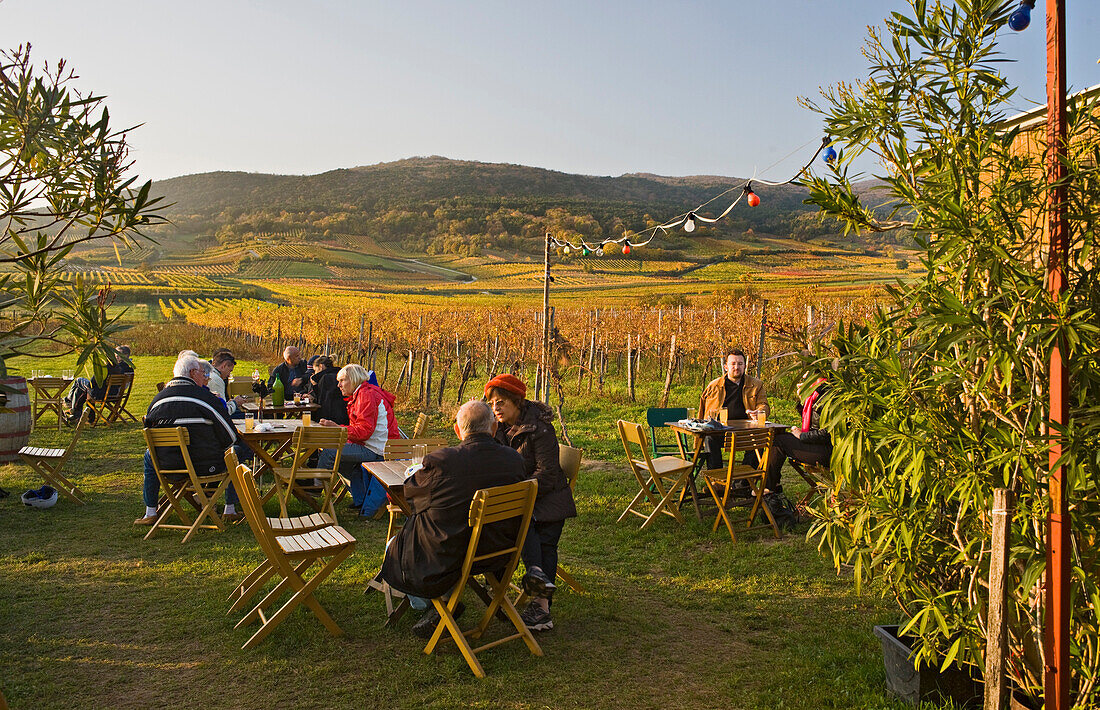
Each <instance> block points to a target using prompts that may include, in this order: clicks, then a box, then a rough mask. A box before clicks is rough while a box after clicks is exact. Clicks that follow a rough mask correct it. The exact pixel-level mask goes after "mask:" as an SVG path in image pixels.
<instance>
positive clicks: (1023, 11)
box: [1008, 0, 1035, 32]
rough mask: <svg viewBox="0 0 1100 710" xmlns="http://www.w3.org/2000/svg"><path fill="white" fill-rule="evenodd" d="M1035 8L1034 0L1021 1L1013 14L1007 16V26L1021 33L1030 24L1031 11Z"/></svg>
mask: <svg viewBox="0 0 1100 710" xmlns="http://www.w3.org/2000/svg"><path fill="white" fill-rule="evenodd" d="M1033 7H1035V0H1022V2H1021V3H1020V6H1019V7H1018V8H1016V10H1015V12H1013V13H1012V14H1011V15H1009V16H1008V26H1009V27H1010V28H1012V29H1013V30H1015V31H1017V32H1022V31H1023V30H1026V29H1027V26H1028V25H1030V24H1031V9H1032V8H1033Z"/></svg>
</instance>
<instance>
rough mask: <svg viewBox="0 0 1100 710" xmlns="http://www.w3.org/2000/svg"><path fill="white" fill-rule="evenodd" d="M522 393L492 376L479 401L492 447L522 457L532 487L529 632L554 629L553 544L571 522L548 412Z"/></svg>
mask: <svg viewBox="0 0 1100 710" xmlns="http://www.w3.org/2000/svg"><path fill="white" fill-rule="evenodd" d="M526 394H527V387H526V386H525V385H524V384H523V382H522V381H520V380H519V379H518V378H516V377H515V376H513V375H497V376H496V377H494V378H493V379H491V380H489V382H488V383H487V384H486V385H485V399H486V401H487V402H488V403H489V406H490V407H492V409H493V414H494V415H496V418H497V432H496V438H497V441H499V442H501V443H502V444H506V445H508V446H511V447H512V448H513V449H515V450H516V451H518V452H519V453H520V454H521V455H522V456H523V462H524V467H525V469H526V473H527V477H528V478H533V479H535V480H536V481H537V482H538V495H537V497H536V498H535V512H534V515H533V516H532V518H531V527H530V528H529V529H528V531H527V538H526V540H525V541H524V545H523V553H522V556H523V566H524V567H525V568H526V569H527V573H526V574H525V575H524V576H523V585H524V590H525V591H526V592H527V593H528V595H529V596H531V597H532V601H531V603H530V604H529V605H528V606H527V608H526V609H524V610H523V613H522V614H521V616H522V618H523V621H524V623H525V624H527V627H528V628H529V629H532V630H535V631H545V630H547V629H552V628H554V621H553V619H552V618H551V617H550V600H551V597H552V596H553V591H554V589H555V587H554V578H555V577H556V576H557V574H558V541H559V540H560V539H561V533H562V529H563V528H564V526H565V520H566V518H574V517H576V516H577V506H576V504H575V503H574V501H573V491H572V489H570V487H569V481H568V479H566V477H565V472H564V471H562V469H561V464H560V463H559V462H558V437H557V434H556V433H555V432H554V411H553V410H552V409H550V407H548V406H546V405H545V404H543V403H542V402H531V401H529V400H527V399H526V398H525V396H526Z"/></svg>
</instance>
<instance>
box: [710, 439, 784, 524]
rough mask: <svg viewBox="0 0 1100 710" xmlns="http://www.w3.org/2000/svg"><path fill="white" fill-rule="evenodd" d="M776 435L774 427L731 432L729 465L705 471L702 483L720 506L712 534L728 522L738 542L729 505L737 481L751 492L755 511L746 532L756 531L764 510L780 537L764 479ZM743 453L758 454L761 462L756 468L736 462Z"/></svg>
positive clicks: (727, 447)
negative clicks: (745, 483) (773, 438)
mask: <svg viewBox="0 0 1100 710" xmlns="http://www.w3.org/2000/svg"><path fill="white" fill-rule="evenodd" d="M774 434H775V430H774V429H771V428H768V429H745V430H742V431H735V432H731V433H730V435H729V438H728V442H729V443H728V445H727V446H726V453H727V455H728V456H729V463H728V464H726V467H725V468H724V469H711V470H707V471H703V473H702V475H703V480H704V481H705V482H706V484H707V490H708V491H710V495H711V497H712V498H714V502H715V503H716V504H717V505H718V514H717V515H716V516H715V518H714V526H713V527H712V528H711V532H714V531H716V530H718V523H720V522H725V523H726V529H727V530H729V533H730V537H731V538H733V541H734V542H736V541H737V535H736V534H735V533H734V532H733V524H732V523H731V522H730V519H729V515H728V513H727V511H726V506H727V504H728V503H729V500H730V492H731V491H732V490H733V487H734V484H735V483H736V482H738V481H745V482H747V483H748V485H749V488H750V490H751V492H752V510H751V511H750V512H749V520H748V525H747V527H746V529H748V530H751V529H753V522H754V521H755V520H756V515H757V513H759V512H760V509H761V508H763V509H764V514H765V516H766V517H767V519H768V522H769V523H770V524H771V528H772V531H773V532H774V533H775V536H776V537H779V526H778V525H776V522H775V518H774V517H773V516H772V512H771V511H770V510H769V509H768V506H767V505H765V504H764V478H765V476H767V474H768V456H769V453H770V451H771V447H772V437H773V436H774ZM743 451H755V452H756V456H757V459H758V463H757V465H756V466H755V467H753V466H746V465H744V464H739V463H737V454H738V453H740V452H743ZM756 527H767V525H763V524H762V525H758V526H756Z"/></svg>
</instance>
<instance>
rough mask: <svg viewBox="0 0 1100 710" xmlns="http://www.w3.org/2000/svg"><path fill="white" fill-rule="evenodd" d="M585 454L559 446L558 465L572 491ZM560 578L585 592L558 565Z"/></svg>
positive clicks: (578, 590)
mask: <svg viewBox="0 0 1100 710" xmlns="http://www.w3.org/2000/svg"><path fill="white" fill-rule="evenodd" d="M583 453H584V451H583V450H581V449H574V448H573V447H572V446H566V445H564V444H558V463H559V464H560V465H561V470H562V471H563V472H564V473H565V478H566V480H568V481H569V488H570V489H573V488H575V487H576V485H577V476H578V475H579V474H580V472H581V455H582V454H583ZM558 577H559V578H561V581H563V582H565V584H566V585H567V586H568V587H569V588H570V589H572V590H573V591H574V592H577V593H582V592H584V587H582V586H581V585H580V583H579V582H577V580H575V579H573V575H571V574H569V572H567V571H566V570H565V569H564V568H562V566H561V565H560V564H559V565H558Z"/></svg>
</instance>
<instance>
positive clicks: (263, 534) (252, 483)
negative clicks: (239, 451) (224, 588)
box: [225, 449, 282, 560]
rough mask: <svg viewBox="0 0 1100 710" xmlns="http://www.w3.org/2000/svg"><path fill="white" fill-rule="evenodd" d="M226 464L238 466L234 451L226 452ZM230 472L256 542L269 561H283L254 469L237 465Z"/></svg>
mask: <svg viewBox="0 0 1100 710" xmlns="http://www.w3.org/2000/svg"><path fill="white" fill-rule="evenodd" d="M225 463H226V466H229V464H230V463H233V464H237V456H236V454H234V453H233V450H232V449H229V450H228V451H226V452H225ZM229 470H230V471H231V472H232V475H233V488H234V489H236V491H237V498H238V499H239V500H240V504H241V510H242V511H243V512H244V517H245V520H247V521H248V527H249V528H251V530H252V534H253V535H254V536H255V538H256V542H257V543H259V545H260V548H261V549H262V550H263V551H264V555H265V556H266V557H267V558H268V559H269V560H276V559H282V555H281V550H279V547H278V545H277V544H275V542H274V540H275V533H274V532H273V531H272V529H271V523H269V522H268V520H267V515H266V514H265V513H264V507H263V503H262V502H261V501H260V491H259V489H258V488H257V487H256V477H255V476H253V475H252V469H250V468H249V467H248V466H245V465H244V464H237V465H235V466H231V467H230V468H229Z"/></svg>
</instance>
